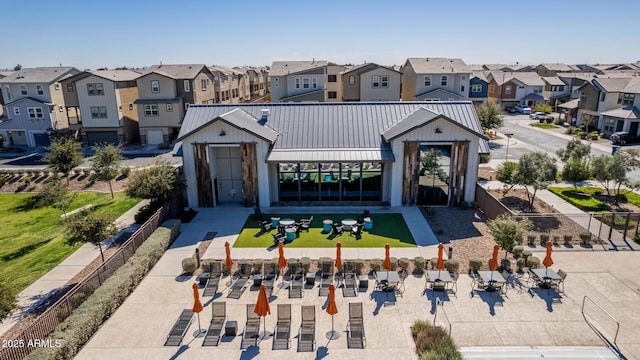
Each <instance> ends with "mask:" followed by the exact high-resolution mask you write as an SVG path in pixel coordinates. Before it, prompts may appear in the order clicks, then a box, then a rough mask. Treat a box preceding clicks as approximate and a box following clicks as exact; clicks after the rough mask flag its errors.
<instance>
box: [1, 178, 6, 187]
mask: <svg viewBox="0 0 640 360" xmlns="http://www.w3.org/2000/svg"><path fill="white" fill-rule="evenodd" d="M6 183H7V178H6V177H4V176H3V177H0V187H3V186H4V185H5V184H6Z"/></svg>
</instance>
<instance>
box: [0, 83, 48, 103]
mask: <svg viewBox="0 0 640 360" xmlns="http://www.w3.org/2000/svg"><path fill="white" fill-rule="evenodd" d="M22 85H24V86H26V87H27V95H22V94H21V93H20V86H22ZM36 85H42V88H43V90H44V94H43V95H38V92H37V90H36ZM0 86H2V97H3V98H4V100H5V102H7V103H8V102H13V101H16V100H19V99H22V98H24V97H30V98H34V99H36V100H40V101H43V102H53V101H52V98H51V95H52V94H51V92H52V89H53V84H51V87H50V84H48V83H46V82H45V83H40V84H31V83H26V84H19V83H18V84H16V83H11V84H2V85H0ZM7 86H9V89H10V91H11V98H10V99H9V97H8V96H7V89H6V88H7Z"/></svg>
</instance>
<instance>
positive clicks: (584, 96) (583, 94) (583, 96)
mask: <svg viewBox="0 0 640 360" xmlns="http://www.w3.org/2000/svg"><path fill="white" fill-rule="evenodd" d="M580 102H581V103H586V102H587V93H586V92H584V91H581V92H580ZM618 104H619V103H618Z"/></svg>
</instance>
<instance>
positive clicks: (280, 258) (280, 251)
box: [278, 242, 287, 288]
mask: <svg viewBox="0 0 640 360" xmlns="http://www.w3.org/2000/svg"><path fill="white" fill-rule="evenodd" d="M278 254H279V256H278V267H279V268H280V277H282V284H281V285H280V288H282V287H284V276H283V275H282V272H283V271H284V270H282V269H284V267H285V266H287V259H286V258H285V257H284V244H283V243H282V242H279V243H278Z"/></svg>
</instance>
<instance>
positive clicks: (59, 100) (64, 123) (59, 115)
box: [45, 82, 69, 130]
mask: <svg viewBox="0 0 640 360" xmlns="http://www.w3.org/2000/svg"><path fill="white" fill-rule="evenodd" d="M46 88H47V87H46V86H45V94H46V93H47V90H46ZM49 94H50V96H51V102H52V103H53V104H54V105H55V108H54V109H53V111H55V113H56V115H55V119H52V120H55V121H56V124H55V127H54V128H55V129H58V130H64V129H68V128H69V119H68V118H67V112H66V111H65V102H64V91H63V88H62V84H61V83H59V82H55V83H53V84H51V85H50V86H49Z"/></svg>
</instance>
